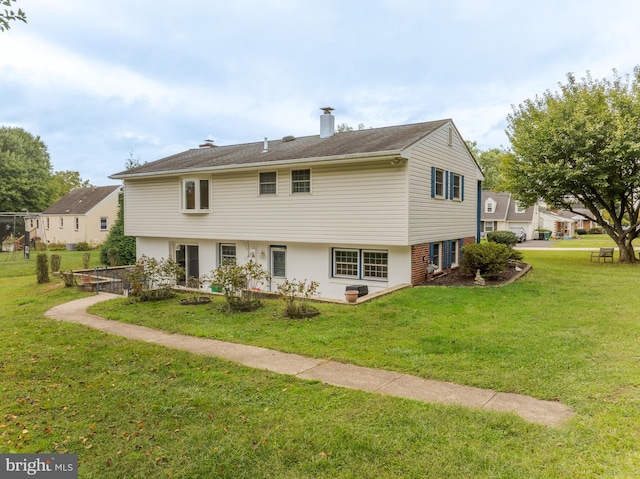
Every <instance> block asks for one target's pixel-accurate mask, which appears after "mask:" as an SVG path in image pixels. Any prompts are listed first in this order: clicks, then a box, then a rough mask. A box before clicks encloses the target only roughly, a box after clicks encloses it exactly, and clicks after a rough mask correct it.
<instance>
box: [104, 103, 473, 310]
mask: <svg viewBox="0 0 640 479" xmlns="http://www.w3.org/2000/svg"><path fill="white" fill-rule="evenodd" d="M324 110H325V113H324V114H323V115H321V116H320V135H315V136H306V137H300V138H295V137H293V136H285V137H284V138H282V139H278V140H271V141H269V140H267V139H265V140H264V141H260V142H255V143H247V144H240V145H228V146H214V145H212V144H210V143H206V144H204V145H201V147H200V148H197V149H191V150H188V151H185V152H183V153H179V154H176V155H173V156H169V157H167V158H163V159H160V160H157V161H154V162H151V163H147V164H144V165H141V166H138V167H136V168H133V169H130V170H126V171H122V172H120V173H117V174H114V175H112V176H111V178H113V179H118V180H124V191H125V214H124V218H125V234H127V235H130V236H135V237H136V248H137V254H138V255H139V256H141V255H143V254H144V255H146V256H152V257H156V258H169V257H171V258H174V259H176V260H177V261H178V262H180V263H181V264H183V265H184V266H185V268H186V269H187V276H194V277H197V276H199V275H202V274H206V273H208V272H209V271H211V270H213V269H215V268H217V267H218V266H219V265H221V264H223V263H224V262H225V261H236V262H238V263H244V262H247V261H257V262H258V263H260V264H261V265H262V266H263V267H264V268H265V269H266V270H267V271H268V272H269V273H270V275H271V278H272V280H271V282H270V283H269V284H266V285H263V286H264V289H266V290H271V291H276V290H277V285H278V284H279V283H280V282H281V281H284V279H289V280H294V279H296V280H300V281H302V280H308V281H311V280H314V281H317V282H319V283H320V287H319V292H320V294H321V296H322V297H327V298H339V299H343V298H344V291H345V287H346V286H350V285H363V286H367V287H368V290H369V291H370V292H375V291H380V290H384V289H386V288H390V287H394V286H398V285H403V284H411V285H417V284H421V283H422V282H424V281H425V279H426V277H427V274H428V271H432V270H433V269H435V271H436V272H438V271H444V270H446V269H448V268H452V267H456V266H457V265H458V263H459V262H460V250H461V248H462V246H463V245H465V244H469V243H474V242H476V241H477V240H478V238H479V225H480V216H479V208H478V205H479V202H480V191H481V181H482V179H483V176H482V173H481V171H480V168H479V167H478V164H477V163H476V162H475V160H474V158H473V156H472V155H471V153H470V152H469V150H468V148H467V147H466V145H465V142H464V141H463V139H462V138H461V136H460V134H459V132H458V130H457V129H456V127H455V125H454V124H453V122H452V121H451V120H440V121H432V122H426V123H417V124H410V125H401V126H392V127H385V128H371V129H365V130H358V131H348V132H343V133H335V132H334V123H335V120H334V116H333V115H332V114H331V109H328V108H327V109H324Z"/></svg>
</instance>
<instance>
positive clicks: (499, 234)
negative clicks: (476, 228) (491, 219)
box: [487, 231, 518, 248]
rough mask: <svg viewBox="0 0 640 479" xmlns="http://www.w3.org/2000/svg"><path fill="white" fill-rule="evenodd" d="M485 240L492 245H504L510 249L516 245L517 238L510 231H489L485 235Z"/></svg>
mask: <svg viewBox="0 0 640 479" xmlns="http://www.w3.org/2000/svg"><path fill="white" fill-rule="evenodd" d="M487 240H488V241H490V242H492V243H499V244H503V245H506V246H507V247H508V248H512V247H513V246H514V245H515V244H517V243H518V237H517V236H516V234H515V233H512V232H511V231H489V232H488V233H487Z"/></svg>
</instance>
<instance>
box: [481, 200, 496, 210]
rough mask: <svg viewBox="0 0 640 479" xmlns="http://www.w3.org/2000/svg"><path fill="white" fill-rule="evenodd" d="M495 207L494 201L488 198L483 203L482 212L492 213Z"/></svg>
mask: <svg viewBox="0 0 640 479" xmlns="http://www.w3.org/2000/svg"><path fill="white" fill-rule="evenodd" d="M495 209H496V202H495V201H493V200H492V199H491V198H489V199H488V200H487V201H485V203H484V212H485V213H493V212H494V211H495Z"/></svg>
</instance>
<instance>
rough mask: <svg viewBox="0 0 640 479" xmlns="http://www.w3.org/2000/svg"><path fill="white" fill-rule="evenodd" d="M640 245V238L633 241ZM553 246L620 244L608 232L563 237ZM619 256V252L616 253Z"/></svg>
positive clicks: (604, 246) (635, 245) (615, 246)
mask: <svg viewBox="0 0 640 479" xmlns="http://www.w3.org/2000/svg"><path fill="white" fill-rule="evenodd" d="M639 245H640V241H639V240H637V239H636V240H635V241H634V242H633V246H634V247H635V248H637V247H638V246H639ZM551 247H552V248H594V249H595V248H617V247H618V245H617V244H616V243H615V241H613V240H612V239H611V237H610V236H609V235H607V234H599V235H594V234H587V235H580V236H576V237H574V238H572V239H570V240H567V239H563V240H558V241H556V243H555V244H553V245H552V246H551ZM616 258H617V253H616Z"/></svg>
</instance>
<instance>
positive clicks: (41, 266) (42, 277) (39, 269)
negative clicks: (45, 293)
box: [36, 253, 49, 284]
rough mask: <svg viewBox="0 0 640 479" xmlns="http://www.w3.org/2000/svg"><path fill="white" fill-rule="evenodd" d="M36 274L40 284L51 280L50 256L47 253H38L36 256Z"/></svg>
mask: <svg viewBox="0 0 640 479" xmlns="http://www.w3.org/2000/svg"><path fill="white" fill-rule="evenodd" d="M36 274H37V276H38V283H39V284H43V283H48V282H49V258H48V257H47V255H46V253H38V256H37V258H36Z"/></svg>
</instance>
